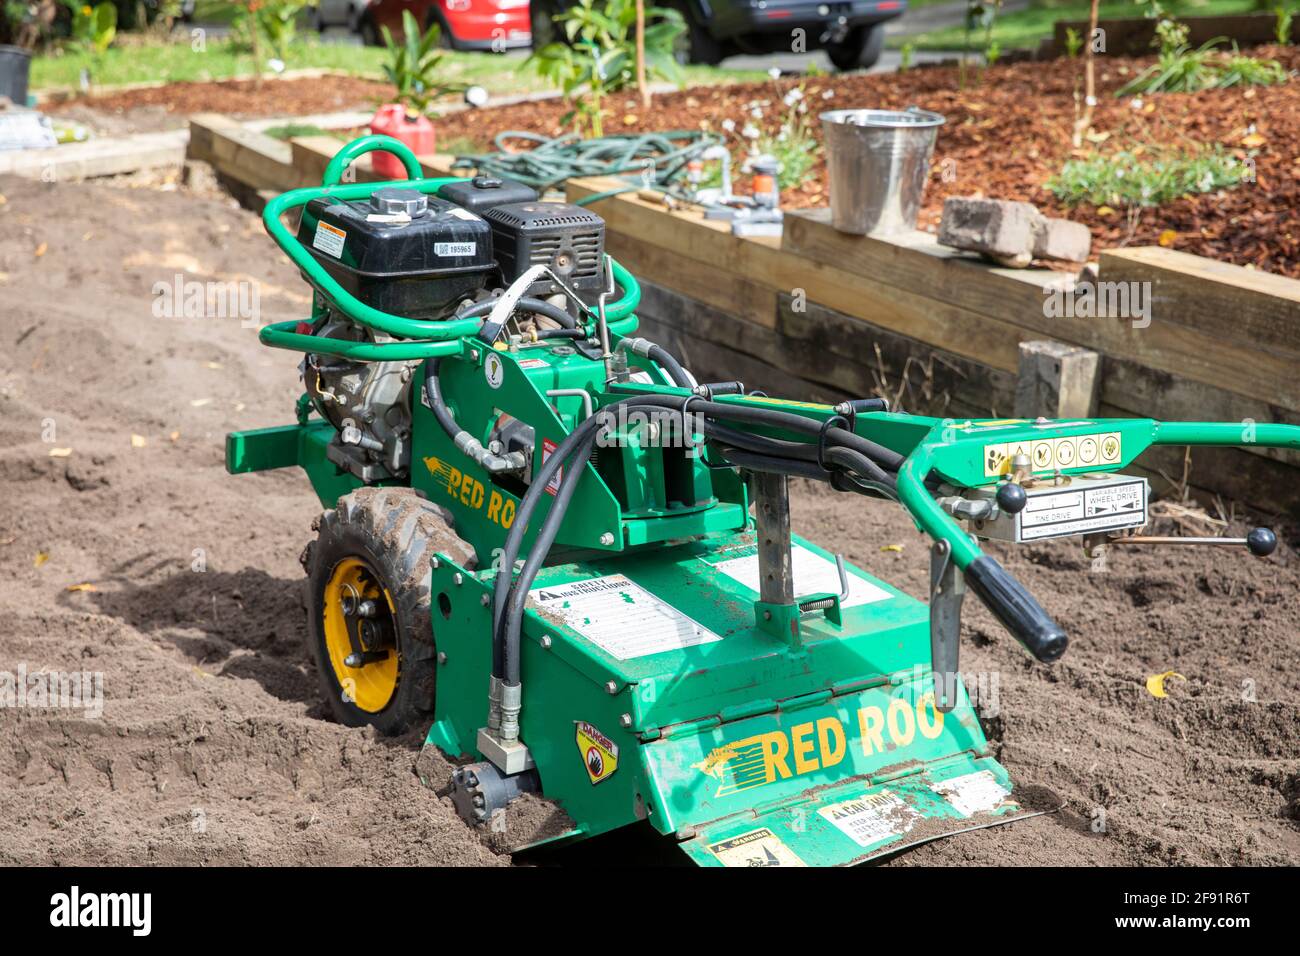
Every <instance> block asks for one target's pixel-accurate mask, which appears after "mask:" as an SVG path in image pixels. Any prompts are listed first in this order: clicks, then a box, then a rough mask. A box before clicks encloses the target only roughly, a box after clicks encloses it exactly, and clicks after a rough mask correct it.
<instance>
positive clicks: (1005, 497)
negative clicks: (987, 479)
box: [996, 481, 1029, 515]
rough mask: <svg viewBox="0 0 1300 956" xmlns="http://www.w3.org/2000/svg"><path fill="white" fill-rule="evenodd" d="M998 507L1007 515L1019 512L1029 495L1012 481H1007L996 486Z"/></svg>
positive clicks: (1023, 508)
mask: <svg viewBox="0 0 1300 956" xmlns="http://www.w3.org/2000/svg"><path fill="white" fill-rule="evenodd" d="M996 497H997V501H998V507H999V508H1000V509H1001V510H1003V511H1005V512H1006V513H1007V514H1009V515H1014V514H1019V513H1020V512H1022V511H1024V510H1025V505H1026V504H1027V503H1028V501H1029V496H1028V495H1027V494H1025V489H1024V488H1022V487H1021V486H1020V485H1018V484H1016V483H1015V482H1014V481H1008V482H1007V483H1006V484H1003V485H999V486H998V493H997V496H996Z"/></svg>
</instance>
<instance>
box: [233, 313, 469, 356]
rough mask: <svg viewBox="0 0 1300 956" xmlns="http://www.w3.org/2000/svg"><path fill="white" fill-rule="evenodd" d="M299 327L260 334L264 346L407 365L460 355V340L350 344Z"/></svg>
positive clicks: (283, 325)
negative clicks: (298, 328) (307, 332)
mask: <svg viewBox="0 0 1300 956" xmlns="http://www.w3.org/2000/svg"><path fill="white" fill-rule="evenodd" d="M297 327H298V323H297V322H295V321H290V322H276V323H274V324H272V325H267V326H264V327H263V328H262V330H261V331H260V332H259V333H258V339H259V340H261V342H262V344H263V345H269V346H270V347H271V348H274V349H293V350H294V351H297V352H314V353H316V354H318V355H337V356H339V357H340V358H346V359H351V360H352V361H354V362H407V361H419V360H421V359H427V358H446V357H447V356H449V355H459V354H460V352H461V342H462V340H461V339H454V340H452V341H450V342H405V341H403V342H349V341H348V340H346V339H328V338H324V337H322V336H319V335H306V334H304V333H302V332H298V331H296V329H297Z"/></svg>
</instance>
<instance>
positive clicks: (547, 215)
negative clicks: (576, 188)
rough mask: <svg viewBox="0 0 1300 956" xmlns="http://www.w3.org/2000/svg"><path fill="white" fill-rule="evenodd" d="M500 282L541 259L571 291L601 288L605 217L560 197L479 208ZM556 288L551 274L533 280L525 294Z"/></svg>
mask: <svg viewBox="0 0 1300 956" xmlns="http://www.w3.org/2000/svg"><path fill="white" fill-rule="evenodd" d="M483 218H484V219H486V220H487V221H488V223H489V224H490V225H491V227H492V245H493V248H494V249H495V251H496V257H497V263H498V264H499V265H500V267H501V273H502V276H503V278H504V279H505V281H506V283H507V284H509V283H510V282H513V281H514V280H515V279H517V278H519V276H520V275H521V274H523V273H524V272H525V271H526V270H527V269H528V268H529V267H530V266H535V265H545V266H549V267H550V268H551V270H552V271H553V272H554V273H555V274H556V275H557V276H559V277H560V279H562V280H563V281H564V283H565V284H566V285H568V286H569V287H570V288H572V289H574V290H575V291H577V292H586V293H599V292H601V291H602V290H603V289H604V285H605V274H604V262H605V220H603V219H601V218H600V217H599V216H597V215H596V214H595V213H594V212H590V211H588V210H586V209H584V208H582V207H581V206H574V205H571V204H569V203H561V202H519V203H509V204H507V205H504V206H495V207H493V208H491V209H487V210H485V211H484V212H483ZM558 291H559V288H558V286H557V285H556V283H555V282H554V281H553V280H551V279H549V278H548V279H546V280H544V281H541V282H537V283H534V284H533V286H531V287H530V288H529V293H530V294H531V295H548V294H550V293H552V292H558Z"/></svg>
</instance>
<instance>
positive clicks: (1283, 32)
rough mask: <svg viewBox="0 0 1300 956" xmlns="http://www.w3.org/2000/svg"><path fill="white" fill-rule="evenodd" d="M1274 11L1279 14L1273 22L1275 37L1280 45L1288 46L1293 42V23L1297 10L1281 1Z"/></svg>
mask: <svg viewBox="0 0 1300 956" xmlns="http://www.w3.org/2000/svg"><path fill="white" fill-rule="evenodd" d="M1273 12H1274V13H1275V14H1276V15H1277V19H1276V20H1275V21H1274V23H1273V37H1274V39H1276V40H1277V43H1278V46H1286V45H1287V44H1288V43H1290V42H1291V23H1292V21H1293V20H1294V19H1295V11H1294V10H1293V9H1291V8H1290V7H1288V6H1287V5H1286V4H1283V3H1279V4H1278V5H1277V6H1276V7H1275V8H1274V10H1273Z"/></svg>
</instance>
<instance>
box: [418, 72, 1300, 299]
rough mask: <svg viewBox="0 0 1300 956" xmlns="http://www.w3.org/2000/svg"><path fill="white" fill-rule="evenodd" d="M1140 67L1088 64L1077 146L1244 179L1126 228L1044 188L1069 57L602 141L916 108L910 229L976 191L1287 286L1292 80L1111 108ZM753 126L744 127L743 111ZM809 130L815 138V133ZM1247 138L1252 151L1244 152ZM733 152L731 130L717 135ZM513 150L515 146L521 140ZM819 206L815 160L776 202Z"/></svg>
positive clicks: (1299, 147)
mask: <svg viewBox="0 0 1300 956" xmlns="http://www.w3.org/2000/svg"><path fill="white" fill-rule="evenodd" d="M1253 52H1254V53H1255V55H1258V56H1265V57H1273V58H1276V59H1278V60H1279V61H1281V63H1282V64H1283V65H1284V66H1285V67H1286V68H1287V69H1289V70H1295V69H1297V68H1300V50H1297V49H1296V48H1295V47H1261V48H1258V49H1256V50H1255V51H1253ZM1151 62H1152V58H1150V57H1147V58H1143V59H1129V58H1121V57H1106V58H1104V59H1102V60H1101V61H1100V64H1099V68H1098V100H1099V103H1098V105H1097V110H1096V115H1095V119H1094V129H1095V130H1096V131H1097V133H1098V134H1099V135H1100V136H1102V137H1104V139H1103V140H1102V141H1101V142H1099V143H1097V144H1089V146H1088V148H1089V149H1098V150H1101V151H1103V152H1109V151H1114V150H1118V149H1134V148H1138V147H1142V148H1145V149H1148V150H1149V149H1151V148H1152V147H1157V146H1179V147H1189V148H1191V147H1195V146H1197V145H1211V144H1216V143H1217V144H1222V145H1223V147H1224V148H1225V149H1227V150H1229V151H1231V152H1233V153H1235V154H1236V155H1238V156H1239V157H1240V158H1242V159H1244V158H1246V157H1247V156H1248V155H1249V154H1250V153H1251V152H1253V151H1257V154H1256V155H1255V163H1256V182H1255V183H1253V184H1243V185H1242V186H1239V187H1238V188H1236V189H1230V190H1224V191H1220V192H1215V193H1208V194H1204V195H1198V196H1195V197H1190V198H1184V199H1179V200H1177V201H1175V202H1172V203H1169V204H1167V205H1165V206H1162V207H1160V208H1159V209H1149V210H1145V211H1143V212H1142V213H1141V216H1140V218H1139V219H1138V221H1137V222H1136V223H1135V224H1133V225H1130V223H1129V221H1128V219H1127V217H1126V215H1125V213H1124V211H1123V210H1117V211H1113V212H1105V211H1099V210H1098V209H1097V208H1096V207H1093V206H1090V205H1084V206H1080V207H1077V208H1072V209H1071V208H1066V207H1064V206H1063V205H1061V203H1059V202H1058V201H1057V200H1056V199H1055V197H1054V196H1052V194H1051V193H1049V192H1048V191H1047V190H1046V189H1045V188H1044V185H1043V184H1044V183H1045V182H1046V181H1047V179H1048V178H1049V177H1050V176H1052V175H1053V174H1055V173H1056V172H1058V171H1059V170H1060V168H1061V165H1062V163H1063V162H1064V161H1065V160H1066V159H1068V158H1069V157H1070V155H1071V149H1070V137H1071V130H1072V128H1073V124H1074V119H1075V97H1076V95H1079V96H1081V95H1082V94H1081V92H1080V91H1081V89H1082V80H1081V78H1080V77H1081V66H1080V61H1078V60H1070V59H1060V60H1052V61H1048V62H1041V63H1034V62H1030V63H1018V64H1012V65H1007V66H997V67H994V68H992V69H990V70H988V71H987V73H985V74H983V75H982V76H981V75H980V73H979V72H978V71H974V70H972V71H971V75H970V77H968V82H967V86H966V88H965V89H964V90H962V89H961V88H960V79H959V75H958V70H957V68H956V67H935V68H926V69H917V70H912V71H909V72H906V73H895V74H881V75H875V76H865V75H861V74H856V75H851V76H835V77H817V78H811V79H807V80H799V79H784V80H780V81H776V82H771V83H761V84H740V85H730V86H718V87H709V88H694V89H690V90H686V91H683V92H680V93H671V94H665V95H659V96H656V97H655V99H654V108H653V109H652V110H650V111H649V112H645V111H642V110H641V109H640V104H639V103H638V102H637V101H635V100H633V99H630V98H629V99H622V98H620V99H619V100H618V101H617V102H614V103H612V105H611V110H612V112H611V116H610V117H609V118H608V119H607V120H606V128H607V130H609V131H618V132H638V131H649V130H666V129H710V130H713V131H715V132H721V131H722V129H723V125H722V124H723V122H724V121H725V120H731V121H732V122H734V123H735V128H736V130H740V129H741V128H742V127H743V126H744V125H745V123H746V122H753V123H754V124H755V125H757V126H760V127H764V128H766V129H768V130H770V131H773V132H775V130H776V129H777V128H779V126H780V122H781V119H782V117H783V116H784V114H785V107H783V106H782V103H781V99H782V97H783V96H784V95H785V94H786V93H787V92H788V91H789V90H791V89H792V88H794V87H797V86H799V85H801V84H802V85H803V86H804V93H805V98H806V101H807V103H808V108H809V114H810V115H813V116H815V115H816V114H817V113H820V112H823V111H825V110H832V109H848V108H863V107H874V108H882V109H903V108H905V107H907V106H912V105H916V106H920V107H923V108H924V109H928V110H934V111H935V112H937V113H940V114H942V115H944V116H945V117H947V120H948V122H947V124H946V125H945V126H944V127H943V128H942V129H941V130H940V132H939V136H938V141H937V144H936V146H935V153H934V164H933V169H932V174H931V177H930V182H929V185H928V186H927V188H926V194H925V205H924V208H923V209H922V212H921V216H920V221H919V226H920V227H921V228H929V229H934V228H937V226H938V223H939V215H940V212H941V210H942V207H943V200H944V199H945V198H946V197H948V196H970V195H983V196H990V197H994V198H998V199H1020V200H1025V201H1028V202H1033V203H1036V204H1038V205H1039V206H1040V207H1041V208H1042V209H1043V210H1044V211H1045V212H1047V213H1048V214H1049V215H1053V216H1065V217H1067V218H1072V219H1075V220H1077V221H1079V222H1083V223H1086V224H1087V225H1088V227H1089V228H1090V229H1091V230H1092V233H1093V237H1094V241H1095V245H1094V249H1101V248H1108V247H1114V246H1121V245H1153V244H1156V243H1160V244H1162V245H1169V246H1171V247H1172V248H1175V249H1181V250H1184V251H1187V252H1193V253H1196V254H1197V255H1202V256H1208V257H1210V258H1214V259H1221V260H1223V261H1225V262H1234V263H1238V264H1240V265H1252V266H1255V267H1257V268H1260V269H1264V270H1267V271H1269V272H1279V273H1282V274H1284V275H1289V276H1300V80H1296V79H1294V78H1292V79H1291V80H1290V82H1288V83H1286V84H1283V85H1281V86H1276V87H1247V88H1236V89H1228V90H1212V91H1208V92H1204V93H1196V94H1173V93H1171V94H1160V95H1156V96H1147V97H1143V98H1141V99H1140V100H1136V101H1135V100H1133V99H1131V98H1125V99H1119V98H1117V97H1116V96H1114V95H1113V94H1114V92H1115V91H1116V90H1118V89H1119V88H1120V87H1122V86H1123V85H1124V84H1125V83H1127V82H1128V81H1129V80H1131V79H1132V78H1133V77H1134V76H1135V75H1136V74H1137V73H1138V72H1140V71H1141V70H1142V69H1144V68H1145V67H1146V66H1147V65H1149V64H1150V63H1151ZM755 105H756V106H757V108H758V109H759V110H760V111H761V113H762V116H761V117H760V118H755V117H754V116H753V115H752V114H751V107H753V106H755ZM567 111H568V108H567V107H566V106H565V105H564V104H563V103H560V102H544V103H526V104H519V105H515V106H506V107H501V108H499V109H488V110H478V111H467V112H463V113H458V114H454V115H450V116H447V117H444V118H443V119H442V120H441V121H440V122H439V133H440V135H442V136H443V137H445V138H447V139H452V138H459V137H466V138H469V139H471V140H473V141H476V142H480V143H484V144H488V143H491V142H492V139H493V137H494V136H495V135H496V134H497V133H498V132H500V131H501V130H511V129H519V130H529V131H532V132H537V133H543V134H546V135H558V134H559V133H561V132H563V131H564V130H563V128H562V127H561V125H560V118H561V117H562V116H563V115H564V114H565V113H566V112H567ZM812 125H813V127H814V134H815V136H816V139H817V141H818V143H820V141H821V130H820V127H819V124H817V123H816V122H814V123H813V124H812ZM1251 135H1258V136H1259V137H1262V142H1260V143H1259V144H1258V145H1257V146H1254V147H1250V144H1252V143H1255V142H1256V140H1254V139H1250V140H1247V139H1246V137H1247V136H1251ZM730 137H731V140H732V142H733V144H734V143H735V142H736V140H737V134H736V133H732V134H730ZM521 147H522V144H521ZM828 201H829V194H828V186H827V182H826V166H825V162H824V158H822V157H820V156H819V158H818V161H817V164H816V167H815V168H814V169H813V171H812V173H811V174H810V176H809V177H808V179H807V181H806V182H805V183H804V184H802V185H801V186H799V187H797V188H795V189H793V190H790V191H788V192H787V193H786V194H785V195H784V196H783V202H784V203H785V204H786V205H787V206H788V207H791V208H802V207H809V206H825V205H827V203H828Z"/></svg>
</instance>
